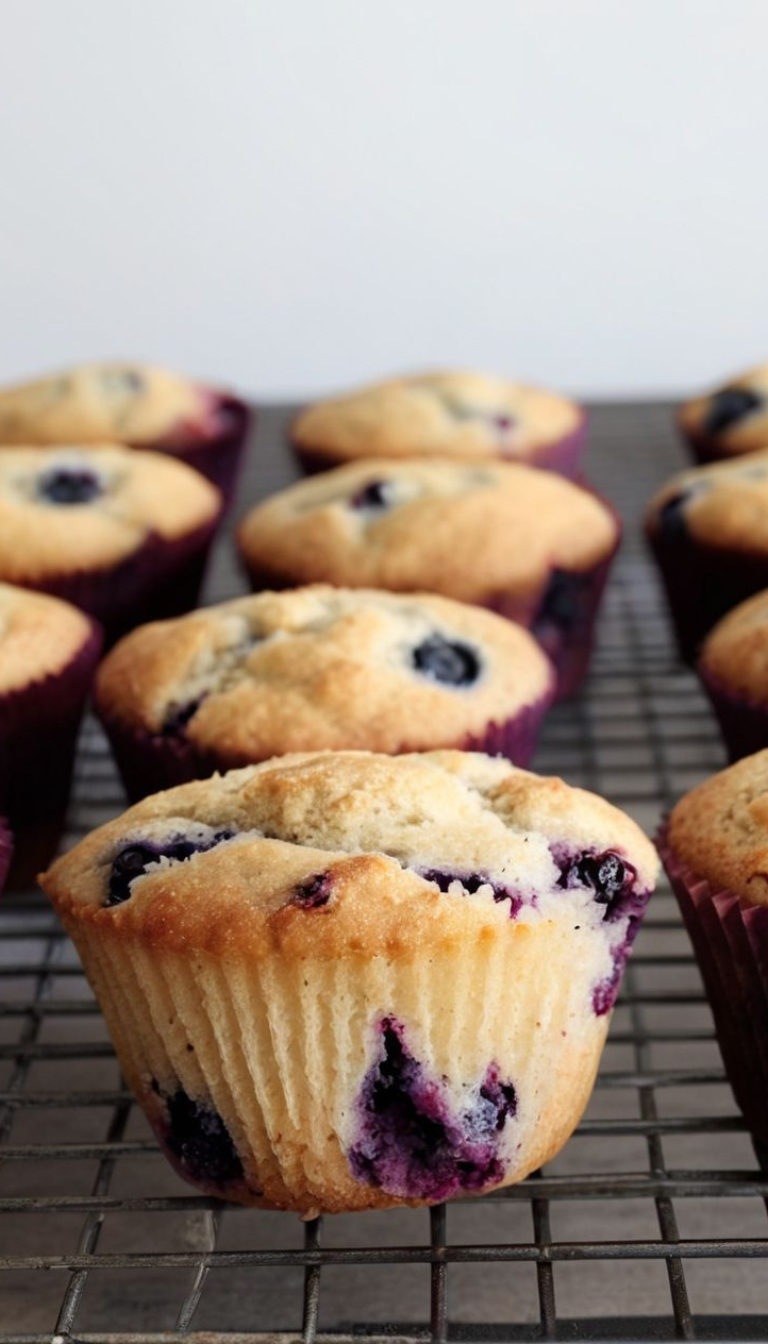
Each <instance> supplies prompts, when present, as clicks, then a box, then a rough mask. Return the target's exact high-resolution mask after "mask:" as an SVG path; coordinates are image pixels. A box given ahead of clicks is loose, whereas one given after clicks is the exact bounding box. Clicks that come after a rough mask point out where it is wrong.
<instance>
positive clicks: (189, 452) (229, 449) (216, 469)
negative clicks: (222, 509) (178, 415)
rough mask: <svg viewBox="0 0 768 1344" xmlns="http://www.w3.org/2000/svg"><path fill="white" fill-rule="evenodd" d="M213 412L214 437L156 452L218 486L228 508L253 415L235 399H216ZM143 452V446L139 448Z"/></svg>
mask: <svg viewBox="0 0 768 1344" xmlns="http://www.w3.org/2000/svg"><path fill="white" fill-rule="evenodd" d="M214 410H215V415H216V419H217V423H218V425H219V428H218V432H217V433H216V434H212V435H209V436H207V437H205V438H194V437H192V436H190V437H189V439H187V440H186V441H182V442H180V443H178V444H177V443H163V442H162V441H161V442H158V443H155V444H153V445H152V448H153V449H154V451H155V452H158V453H166V454H167V455H168V456H169V457H177V458H179V459H180V461H182V462H186V463H187V465H188V466H190V467H194V468H195V470H196V471H199V472H200V475H201V476H205V477H206V479H207V480H209V481H212V482H213V484H214V485H216V486H218V488H219V489H220V490H221V493H222V495H223V496H224V501H225V503H226V504H227V505H229V504H231V503H232V501H233V499H234V496H235V491H236V488H237V483H238V479H239V476H240V467H241V465H242V459H243V450H244V448H245V444H246V440H247V438H248V434H249V432H250V430H251V428H252V426H253V425H254V423H255V419H256V412H255V410H254V409H253V408H252V407H250V406H248V405H247V404H246V403H245V402H244V401H240V399H239V398H238V397H227V396H219V397H216V399H215V403H214ZM142 446H143V447H144V448H146V447H147V445H146V444H144V445H142Z"/></svg>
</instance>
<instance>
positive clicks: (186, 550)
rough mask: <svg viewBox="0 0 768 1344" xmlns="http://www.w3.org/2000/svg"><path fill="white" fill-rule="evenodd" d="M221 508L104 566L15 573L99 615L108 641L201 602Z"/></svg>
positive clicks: (153, 537)
mask: <svg viewBox="0 0 768 1344" xmlns="http://www.w3.org/2000/svg"><path fill="white" fill-rule="evenodd" d="M220 521H221V511H219V512H218V513H217V514H216V516H215V517H214V518H213V519H212V520H211V521H210V522H207V523H204V524H203V525H202V526H201V527H197V528H195V529H194V531H192V532H188V533H187V534H186V535H185V536H183V537H178V538H176V540H175V541H166V540H165V539H164V538H162V537H160V536H158V535H157V533H152V534H151V535H150V536H148V537H147V538H146V540H145V541H144V542H143V544H142V545H141V546H140V547H139V549H138V550H136V551H134V552H133V554H132V555H129V556H128V557H127V558H126V559H125V560H123V561H121V563H120V564H118V565H114V566H112V567H110V568H104V569H90V570H78V571H77V572H75V573H70V574H49V575H46V576H45V578H42V579H30V580H27V579H24V578H22V577H15V578H14V583H16V584H18V586H19V587H22V588H33V589H35V590H36V591H38V592H43V593H51V594H52V595H53V596H54V597H60V598H63V599H64V601H65V602H71V603H72V605H73V606H75V607H79V608H80V609H81V611H84V612H86V613H87V614H88V615H89V616H92V617H94V619H95V620H97V621H99V623H100V624H101V626H102V628H103V631H104V640H105V645H106V647H109V646H110V645H112V644H114V643H115V641H116V640H117V639H119V638H120V637H121V636H122V635H124V634H127V633H128V631H129V630H132V629H133V628H134V627H135V626H137V625H142V624H144V622H146V621H158V620H164V619H166V618H167V617H169V616H181V615H183V614H184V612H187V611H190V610H191V609H192V608H193V607H195V606H196V605H197V600H198V597H199V594H200V588H201V585H202V582H203V579H204V577H205V570H206V566H207V564H208V556H209V552H210V549H211V545H212V543H213V540H214V537H215V535H216V531H217V528H218V526H219V522H220Z"/></svg>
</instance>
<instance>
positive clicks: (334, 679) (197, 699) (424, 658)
mask: <svg viewBox="0 0 768 1344" xmlns="http://www.w3.org/2000/svg"><path fill="white" fill-rule="evenodd" d="M552 680H553V678H552V670H551V667H550V664H549V662H548V660H547V658H546V657H545V656H544V654H543V653H542V652H541V650H540V649H539V646H538V645H537V644H536V642H535V640H534V639H532V637H531V636H530V635H529V634H528V633H527V632H526V631H525V630H523V629H521V628H520V627H519V626H516V625H514V624H512V623H511V622H510V621H507V620H504V619H502V618H501V617H499V616H495V615H493V614H492V613H491V612H486V611H480V610H478V609H477V608H474V607H469V606H465V605H463V604H461V603H458V602H450V601H448V600H447V599H444V598H439V597H430V596H427V595H422V594H416V595H413V596H407V597H399V596H397V595H395V594H391V593H384V592H371V591H366V590H360V589H357V590H353V591H349V590H343V589H337V588H330V587H323V586H319V585H318V586H317V587H312V588H303V589H296V590H293V591H291V592H281V593H260V594H258V595H256V596H254V597H244V598H236V599H235V600H234V601H230V602H224V603H222V604H221V605H219V606H216V607H206V608H204V609H203V610H200V611H195V612H192V613H191V614H190V615H188V616H182V617H180V618H178V619H176V620H170V621H158V622H155V623H154V624H151V625H146V626H143V627H142V628H140V629H138V630H135V631H134V632H133V633H132V634H130V635H128V636H127V637H126V638H125V639H124V640H122V641H121V643H120V644H118V646H117V647H116V648H115V649H113V650H112V652H111V653H110V654H109V656H108V657H107V658H106V660H105V662H104V663H103V664H102V666H101V668H100V670H99V675H98V682H97V692H96V698H97V705H98V708H99V711H100V712H101V713H102V714H103V715H104V717H106V718H108V719H117V720H118V721H119V722H121V723H122V724H124V725H126V726H129V727H132V728H136V729H140V730H144V731H147V732H150V733H161V734H164V735H167V736H173V735H175V734H177V733H178V732H179V731H180V730H182V729H183V733H184V736H185V738H186V739H188V740H189V741H191V742H193V743H194V745H195V746H196V747H197V748H198V749H199V750H201V751H202V752H209V753H211V754H212V755H213V757H214V758H215V759H216V760H217V761H218V762H219V763H226V764H227V765H242V764H247V763H248V762H249V761H252V760H259V759H263V758H265V757H268V756H274V755H281V754H283V753H284V752H287V751H295V750H301V749H305V748H306V747H307V746H308V745H311V746H312V748H313V749H317V750H321V749H322V750H328V749H330V750H337V749H339V748H356V747H361V746H362V747H368V748H371V749H373V750H376V751H384V752H396V751H399V750H403V749H404V748H405V747H410V748H411V749H412V750H415V749H423V748H424V747H425V746H439V745H444V744H449V745H459V744H460V742H461V739H462V738H463V737H465V736H466V735H468V734H481V733H482V732H483V731H484V730H485V729H486V728H487V727H488V725H489V723H491V722H497V723H502V722H504V721H505V720H507V719H509V718H511V717H513V716H514V715H515V714H516V713H517V712H518V711H519V710H520V709H522V708H523V707H524V706H526V705H529V704H532V703H535V702H538V701H539V700H541V699H542V698H544V697H548V696H549V695H551V693H552Z"/></svg>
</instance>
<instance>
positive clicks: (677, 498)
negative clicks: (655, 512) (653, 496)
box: [658, 490, 691, 541]
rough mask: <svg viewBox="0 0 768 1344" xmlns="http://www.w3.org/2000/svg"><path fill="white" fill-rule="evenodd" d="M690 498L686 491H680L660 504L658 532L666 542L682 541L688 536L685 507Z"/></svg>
mask: <svg viewBox="0 0 768 1344" xmlns="http://www.w3.org/2000/svg"><path fill="white" fill-rule="evenodd" d="M690 498H691V496H690V494H689V493H688V491H686V490H682V491H680V492H679V493H678V494H676V495H673V496H672V498H671V499H668V500H667V502H666V504H662V506H661V508H660V510H659V517H658V524H659V531H660V533H661V535H662V536H663V537H664V539H665V540H666V541H683V540H684V539H685V537H687V535H688V526H687V524H686V521H685V506H686V504H688V502H689V500H690Z"/></svg>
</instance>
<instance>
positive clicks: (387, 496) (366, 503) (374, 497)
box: [349, 481, 395, 511]
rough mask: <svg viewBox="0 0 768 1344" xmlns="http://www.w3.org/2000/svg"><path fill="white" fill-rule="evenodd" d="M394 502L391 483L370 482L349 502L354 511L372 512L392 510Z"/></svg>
mask: <svg viewBox="0 0 768 1344" xmlns="http://www.w3.org/2000/svg"><path fill="white" fill-rule="evenodd" d="M394 502H395V500H394V489H393V486H392V482H391V481H369V482H368V484H367V485H364V486H363V487H362V489H360V490H358V492H357V494H356V495H353V496H352V498H351V499H350V501H349V503H350V505H351V507H352V508H353V509H368V510H372V511H379V510H384V509H391V507H392V505H393V504H394Z"/></svg>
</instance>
